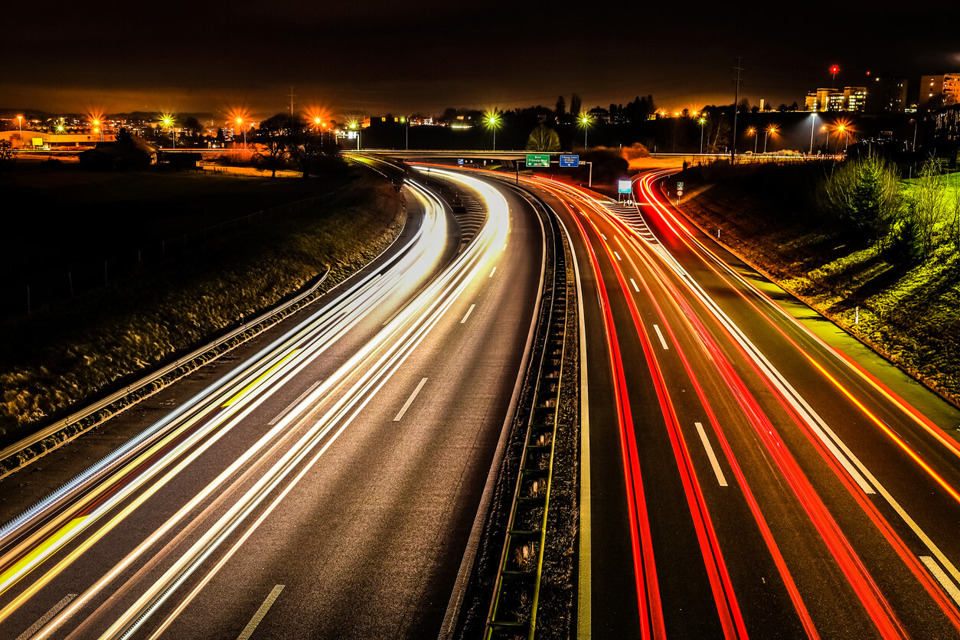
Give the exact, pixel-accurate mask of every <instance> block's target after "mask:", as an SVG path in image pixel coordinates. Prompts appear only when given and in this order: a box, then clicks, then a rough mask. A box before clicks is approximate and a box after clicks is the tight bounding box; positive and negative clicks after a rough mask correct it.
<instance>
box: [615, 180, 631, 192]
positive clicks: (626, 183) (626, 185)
mask: <svg viewBox="0 0 960 640" xmlns="http://www.w3.org/2000/svg"><path fill="white" fill-rule="evenodd" d="M632 186H633V183H632V182H630V180H629V179H623V180H620V182H618V183H617V192H618V193H632V192H633V189H632Z"/></svg>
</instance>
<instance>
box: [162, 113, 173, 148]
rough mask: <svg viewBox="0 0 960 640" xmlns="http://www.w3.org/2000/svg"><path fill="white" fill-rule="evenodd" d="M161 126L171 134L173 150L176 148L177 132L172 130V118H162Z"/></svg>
mask: <svg viewBox="0 0 960 640" xmlns="http://www.w3.org/2000/svg"><path fill="white" fill-rule="evenodd" d="M162 122H163V125H164V126H165V127H167V128H168V129H170V131H171V133H172V134H173V148H174V149H176V148H177V130H176V129H174V128H173V117H172V116H163V120H162Z"/></svg>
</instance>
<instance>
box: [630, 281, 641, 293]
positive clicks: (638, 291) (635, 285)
mask: <svg viewBox="0 0 960 640" xmlns="http://www.w3.org/2000/svg"><path fill="white" fill-rule="evenodd" d="M630 284H632V285H633V290H634V291H636V292H637V293H640V287H638V286H637V281H636V280H634V279H633V278H630Z"/></svg>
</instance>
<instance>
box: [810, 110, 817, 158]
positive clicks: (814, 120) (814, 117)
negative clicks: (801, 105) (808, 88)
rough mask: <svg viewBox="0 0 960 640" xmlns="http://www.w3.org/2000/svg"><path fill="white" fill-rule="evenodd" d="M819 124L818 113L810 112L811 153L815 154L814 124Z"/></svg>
mask: <svg viewBox="0 0 960 640" xmlns="http://www.w3.org/2000/svg"><path fill="white" fill-rule="evenodd" d="M815 124H817V113H816V112H813V113H811V114H810V155H813V126H814V125H815Z"/></svg>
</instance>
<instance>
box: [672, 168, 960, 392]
mask: <svg viewBox="0 0 960 640" xmlns="http://www.w3.org/2000/svg"><path fill="white" fill-rule="evenodd" d="M827 171H828V169H827V167H826V166H824V165H812V164H811V165H802V166H773V165H762V166H740V167H736V168H733V169H731V168H730V167H729V166H724V165H717V166H715V167H712V168H711V167H709V166H706V167H696V168H692V169H690V170H688V171H686V172H685V173H684V174H683V177H679V176H678V178H679V179H681V180H683V181H684V182H685V183H686V187H687V189H688V192H689V193H690V194H691V198H690V200H688V202H687V204H686V206H685V207H684V210H685V211H686V212H687V213H688V214H690V215H691V216H692V217H693V219H694V220H695V221H696V222H697V223H698V224H699V225H700V226H701V228H703V229H704V230H705V231H707V232H709V233H710V234H711V235H716V230H717V228H718V227H719V228H720V229H721V236H722V240H723V242H724V243H725V244H726V245H727V246H729V247H731V248H732V249H733V250H734V251H735V252H736V253H737V254H739V255H740V256H742V257H743V258H744V259H746V260H747V261H749V262H750V263H751V264H753V265H755V266H756V267H758V268H759V269H761V270H762V271H764V272H765V273H767V274H768V275H770V276H771V277H773V278H774V279H775V280H776V281H777V282H778V283H779V284H780V285H781V286H783V287H784V288H785V289H787V290H788V291H790V292H791V293H793V294H795V295H796V296H798V297H799V298H801V299H803V300H804V301H806V302H807V303H808V304H810V305H811V306H812V307H814V308H815V309H816V310H818V311H819V312H821V313H822V314H824V315H825V316H827V317H828V318H830V319H831V320H833V321H834V322H835V323H837V324H838V325H840V326H842V327H843V328H844V329H846V330H847V331H849V332H850V333H851V334H853V335H855V336H856V337H858V338H859V339H860V340H862V341H863V342H865V343H867V344H869V345H871V346H872V347H873V348H874V349H875V350H876V351H877V352H879V353H881V354H882V355H884V356H885V357H887V358H888V359H890V360H892V361H893V362H895V363H897V364H898V365H899V366H900V367H901V368H903V369H904V370H906V371H907V372H908V373H910V374H911V375H913V376H914V377H916V378H918V379H920V380H921V381H923V382H924V383H925V384H927V385H928V386H930V387H931V388H933V389H935V390H936V391H938V392H940V393H941V394H942V395H944V396H945V397H948V398H949V399H951V400H953V401H954V402H955V403H956V402H958V401H960V255H958V249H960V248H958V247H956V246H955V245H954V244H953V243H952V242H950V241H947V240H944V241H942V242H941V243H940V244H939V246H938V247H937V248H936V249H935V250H934V252H933V253H932V255H931V256H930V257H929V258H927V259H925V260H924V259H920V260H918V261H915V262H913V263H906V264H904V263H903V262H901V261H899V260H897V259H896V258H895V257H894V256H891V255H889V254H888V253H885V252H883V251H881V250H880V249H878V248H877V246H876V245H874V244H871V243H869V242H867V241H865V240H863V239H861V238H858V237H856V236H855V235H854V234H852V233H850V232H849V231H847V230H845V228H844V227H843V226H842V225H841V224H839V222H838V221H836V220H835V219H832V218H831V216H829V215H828V214H826V213H822V212H820V211H819V210H818V208H817V205H816V202H815V196H814V194H815V193H816V189H817V186H818V184H819V182H820V180H821V179H822V178H823V177H824V175H825V174H826V172H827ZM957 188H960V174H956V173H955V174H952V175H949V176H947V188H946V207H945V209H946V210H947V212H949V211H950V210H951V209H952V207H953V199H954V198H955V197H956V193H957V192H956V191H955V189H957ZM903 189H904V192H905V195H907V196H908V197H909V196H910V195H911V194H912V193H913V192H914V191H915V189H916V180H904V181H903ZM946 226H947V221H946V220H945V219H944V220H941V221H940V223H938V231H939V232H940V233H941V235H942V236H944V237H945V235H946V233H945V227H946ZM858 309H859V323H857V322H856V319H857V314H858Z"/></svg>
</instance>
